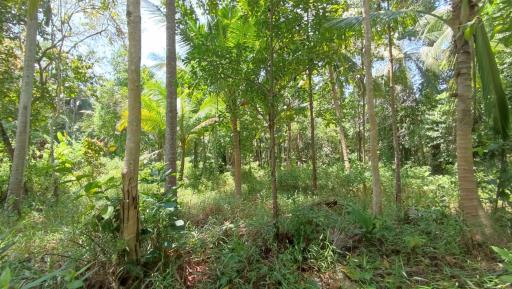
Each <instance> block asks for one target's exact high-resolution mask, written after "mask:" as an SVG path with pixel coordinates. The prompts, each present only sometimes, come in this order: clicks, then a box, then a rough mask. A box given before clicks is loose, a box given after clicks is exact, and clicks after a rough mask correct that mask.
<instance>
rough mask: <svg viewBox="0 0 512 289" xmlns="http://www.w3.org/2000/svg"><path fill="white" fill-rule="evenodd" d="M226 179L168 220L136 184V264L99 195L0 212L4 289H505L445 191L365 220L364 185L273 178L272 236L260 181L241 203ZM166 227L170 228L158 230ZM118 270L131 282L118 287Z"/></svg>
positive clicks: (193, 190)
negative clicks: (124, 255)
mask: <svg viewBox="0 0 512 289" xmlns="http://www.w3.org/2000/svg"><path fill="white" fill-rule="evenodd" d="M228 175H229V174H227V175H226V176H222V175H221V176H218V177H216V178H215V181H209V182H204V181H202V182H198V183H193V182H189V184H188V186H186V187H183V188H182V189H180V191H179V199H180V209H179V210H178V211H175V210H174V209H173V207H172V206H169V205H165V206H164V207H165V208H167V209H166V210H165V212H166V213H165V214H167V215H162V214H163V213H162V212H161V211H160V210H157V209H155V208H157V207H158V206H157V205H155V204H158V202H156V203H154V202H153V201H154V200H152V199H151V198H153V197H154V195H152V194H151V193H147V192H150V191H151V188H152V187H153V186H154V185H153V184H146V185H142V186H141V192H142V195H141V212H142V216H143V217H142V227H143V230H142V237H141V238H142V243H143V252H144V257H143V261H142V265H141V266H129V265H125V262H123V261H122V260H120V259H119V257H118V256H119V254H118V253H116V252H119V249H120V248H122V246H123V245H122V244H120V243H119V241H117V230H118V228H117V227H116V221H115V219H116V217H115V216H116V210H115V209H113V208H112V209H111V208H110V207H111V206H109V205H108V202H107V199H108V198H104V197H101V198H99V197H98V196H99V195H100V194H99V192H100V191H101V190H97V191H96V195H95V196H92V197H91V196H89V197H84V196H83V195H81V194H79V193H76V192H68V193H67V194H65V195H63V196H62V197H61V198H60V199H59V200H58V201H55V202H54V203H53V204H52V205H50V206H47V205H46V206H44V205H42V204H45V203H46V204H47V203H48V201H47V200H46V201H45V200H44V199H43V196H41V197H33V198H31V199H29V200H27V202H28V203H27V205H26V206H25V209H24V212H23V215H22V217H21V219H14V218H13V217H8V216H5V215H3V214H0V222H1V223H2V226H1V228H0V248H2V247H3V246H5V247H4V249H0V261H1V262H2V263H3V265H2V268H0V269H4V273H5V268H6V267H8V268H9V272H10V280H11V281H10V283H11V285H14V287H13V288H80V287H81V286H83V287H86V288H110V287H111V288H116V286H123V285H125V287H127V286H126V285H127V284H130V286H131V288H221V289H234V288H349V289H350V288H510V287H507V286H509V285H507V283H506V282H504V281H503V278H502V277H503V276H502V275H504V274H506V273H507V271H506V268H505V267H503V266H504V265H503V264H501V261H500V259H499V258H498V257H497V256H496V254H495V253H494V252H493V251H492V250H491V248H490V246H489V245H483V244H480V243H476V242H473V241H472V240H471V238H469V235H468V234H467V231H466V229H465V228H464V226H463V225H462V223H461V220H460V219H459V217H458V215H457V214H456V213H454V212H453V209H452V208H451V207H450V206H448V205H446V204H445V206H441V205H438V204H441V203H442V202H443V200H444V201H446V198H447V196H443V199H442V200H441V201H440V202H439V203H435V204H434V205H430V206H429V205H426V203H424V204H422V202H423V201H418V200H412V199H410V198H408V199H407V200H408V201H407V202H408V204H412V203H414V202H416V205H415V206H412V205H409V206H408V208H407V209H404V212H403V213H402V214H397V213H396V210H391V209H389V210H386V211H385V214H384V216H383V217H381V218H373V217H372V216H371V215H370V214H369V213H368V212H367V210H366V209H364V208H367V205H368V202H369V198H368V194H369V193H367V194H366V195H365V194H364V191H363V190H362V187H358V188H355V187H345V189H344V190H343V192H344V194H342V193H340V189H339V188H343V186H342V187H339V186H338V185H340V184H334V186H332V187H331V186H328V185H327V184H329V183H332V182H333V181H332V180H328V179H326V182H325V183H324V185H321V186H320V189H319V191H318V192H316V193H315V194H312V193H307V192H301V189H300V188H298V187H293V188H292V186H297V185H300V181H299V182H297V181H296V180H297V179H296V178H297V177H299V176H297V175H292V176H282V177H281V181H280V186H281V188H283V190H284V192H282V193H281V194H280V198H279V203H280V214H281V218H280V220H279V222H278V228H279V234H278V236H277V241H276V238H275V226H274V223H273V220H272V218H271V199H270V195H269V192H268V190H266V186H265V182H266V178H265V176H264V174H262V173H261V172H258V171H256V172H254V171H251V170H250V171H249V172H247V171H246V172H244V179H245V180H246V185H245V186H244V190H245V191H246V194H245V195H244V196H243V197H241V198H237V197H233V195H232V193H231V188H232V184H231V183H230V179H229V177H227V176H228ZM384 175H385V174H384ZM353 177H354V176H352V178H353ZM413 178H415V176H414V174H413V175H411V176H406V178H405V181H404V183H405V185H406V187H407V186H409V188H413V186H412V184H413V183H414V182H415V181H419V179H418V180H413ZM424 181H425V180H422V183H423V182H424ZM427 181H428V182H430V183H431V185H432V184H433V185H435V183H436V182H439V181H442V182H444V181H445V180H434V179H429V180H427ZM305 183H307V182H306V181H305ZM425 184H426V183H425ZM437 185H438V184H437ZM304 186H307V185H305V184H304ZM336 187H338V189H336ZM114 191H115V190H114ZM286 191H287V192H286ZM406 192H407V190H406ZM422 193H425V194H426V193H428V192H426V191H423V192H422ZM106 195H108V194H106ZM420 197H421V196H420ZM431 201H432V200H431ZM98 202H99V203H100V204H98ZM105 202H106V203H105ZM105 204H107V205H106V206H105ZM99 208H101V209H99ZM169 212H172V213H171V214H168V213H169ZM162 216H167V217H162ZM109 220H110V221H109ZM170 220H172V222H174V223H175V224H177V226H174V227H173V229H172V230H167V229H165V228H168V227H169V226H168V225H166V224H167V223H168V222H169V221H170ZM181 220H183V221H184V223H185V225H184V226H181V224H180V221H181ZM505 265H506V264H505ZM126 272H130V274H131V275H133V274H135V275H137V274H139V276H140V278H139V279H138V281H136V282H127V281H126V280H123V277H122V276H125V275H127V274H125V273H126ZM505 277H506V276H505ZM0 279H1V278H0ZM0 283H1V282H0ZM74 286H75V287H74ZM1 288H2V289H4V287H1ZM5 288H8V287H5ZM118 288H119V287H118Z"/></svg>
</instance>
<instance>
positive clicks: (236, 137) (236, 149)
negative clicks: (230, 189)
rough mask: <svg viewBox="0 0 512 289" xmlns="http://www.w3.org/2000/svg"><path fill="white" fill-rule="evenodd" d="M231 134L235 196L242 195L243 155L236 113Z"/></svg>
mask: <svg viewBox="0 0 512 289" xmlns="http://www.w3.org/2000/svg"><path fill="white" fill-rule="evenodd" d="M231 133H232V138H233V165H232V167H233V178H234V181H235V195H236V196H241V195H242V154H241V152H240V131H239V130H238V118H237V115H236V113H231Z"/></svg>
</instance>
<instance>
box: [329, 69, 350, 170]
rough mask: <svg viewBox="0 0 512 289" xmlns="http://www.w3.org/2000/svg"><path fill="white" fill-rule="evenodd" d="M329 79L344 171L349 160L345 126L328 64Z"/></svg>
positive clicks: (348, 167) (332, 73)
mask: <svg viewBox="0 0 512 289" xmlns="http://www.w3.org/2000/svg"><path fill="white" fill-rule="evenodd" d="M328 70H329V81H330V83H331V92H332V102H333V105H334V110H335V112H336V121H337V123H338V133H339V135H338V137H339V139H340V152H341V154H340V156H341V159H342V160H343V164H344V166H345V171H347V172H348V171H350V160H349V157H348V156H349V153H348V147H347V141H346V139H345V128H344V127H343V111H342V108H341V104H340V100H339V97H340V94H339V92H338V88H337V84H336V79H335V77H334V70H333V68H332V66H331V65H329V68H328Z"/></svg>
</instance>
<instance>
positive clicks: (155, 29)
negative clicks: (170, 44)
mask: <svg viewBox="0 0 512 289" xmlns="http://www.w3.org/2000/svg"><path fill="white" fill-rule="evenodd" d="M141 18H142V20H141V22H142V59H141V61H142V65H148V66H150V65H153V64H155V61H153V60H152V58H151V55H152V54H157V55H160V56H162V57H164V58H165V24H163V22H159V21H158V19H155V18H154V16H153V15H152V14H150V13H149V12H148V9H147V7H146V5H144V4H143V5H142V9H141Z"/></svg>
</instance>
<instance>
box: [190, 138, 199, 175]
mask: <svg viewBox="0 0 512 289" xmlns="http://www.w3.org/2000/svg"><path fill="white" fill-rule="evenodd" d="M198 146H199V144H198V143H197V139H194V151H193V163H192V165H193V167H194V170H197V166H198V164H199V160H198Z"/></svg>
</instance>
